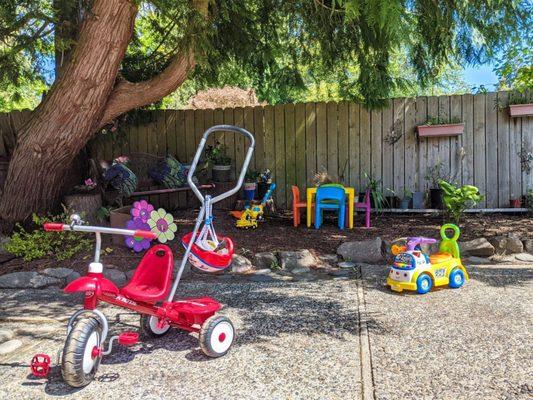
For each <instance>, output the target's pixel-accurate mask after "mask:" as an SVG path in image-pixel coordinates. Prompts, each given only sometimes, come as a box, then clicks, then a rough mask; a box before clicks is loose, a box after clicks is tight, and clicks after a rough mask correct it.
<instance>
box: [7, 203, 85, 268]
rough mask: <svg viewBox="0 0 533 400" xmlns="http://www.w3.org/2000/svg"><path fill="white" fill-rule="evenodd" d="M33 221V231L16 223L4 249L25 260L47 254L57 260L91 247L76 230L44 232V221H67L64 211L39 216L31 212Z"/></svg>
mask: <svg viewBox="0 0 533 400" xmlns="http://www.w3.org/2000/svg"><path fill="white" fill-rule="evenodd" d="M32 219H33V223H34V224H35V225H36V226H37V229H35V230H34V231H26V230H25V229H24V228H23V227H22V226H21V225H20V224H17V227H16V231H15V232H14V233H13V234H12V235H11V238H10V239H9V242H7V243H6V245H5V246H4V248H5V250H6V251H8V252H10V253H12V254H14V255H16V256H17V257H22V258H23V259H24V260H25V261H32V260H36V259H39V258H44V257H47V256H51V257H54V258H55V259H56V260H57V261H62V260H66V259H69V258H72V257H73V256H74V255H75V254H76V253H78V252H80V251H83V250H89V249H91V247H92V245H91V241H90V240H89V239H87V238H86V237H84V236H83V235H80V234H79V233H76V232H71V231H66V232H45V231H44V230H43V224H44V223H45V222H65V221H68V216H67V214H66V213H64V214H61V215H58V216H43V217H40V216H38V215H36V214H33V217H32Z"/></svg>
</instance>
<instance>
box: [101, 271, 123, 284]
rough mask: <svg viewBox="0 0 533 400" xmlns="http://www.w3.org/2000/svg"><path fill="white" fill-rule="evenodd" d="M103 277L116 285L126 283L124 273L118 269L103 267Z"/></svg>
mask: <svg viewBox="0 0 533 400" xmlns="http://www.w3.org/2000/svg"><path fill="white" fill-rule="evenodd" d="M104 278H106V279H109V280H110V281H112V282H113V283H114V284H115V285H117V286H118V287H121V286H124V285H125V284H126V281H127V280H126V274H125V273H124V272H122V271H120V270H118V269H114V268H104Z"/></svg>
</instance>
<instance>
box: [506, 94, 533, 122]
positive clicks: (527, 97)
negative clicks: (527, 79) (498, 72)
mask: <svg viewBox="0 0 533 400" xmlns="http://www.w3.org/2000/svg"><path fill="white" fill-rule="evenodd" d="M506 106H507V107H509V116H510V117H511V118H513V117H526V116H529V115H533V93H531V92H530V93H518V92H515V93H511V94H510V95H509V97H508V99H507V105H506Z"/></svg>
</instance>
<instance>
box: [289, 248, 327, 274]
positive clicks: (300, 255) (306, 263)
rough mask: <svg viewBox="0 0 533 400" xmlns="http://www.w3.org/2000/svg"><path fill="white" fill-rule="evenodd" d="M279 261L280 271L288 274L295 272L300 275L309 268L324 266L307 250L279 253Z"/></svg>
mask: <svg viewBox="0 0 533 400" xmlns="http://www.w3.org/2000/svg"><path fill="white" fill-rule="evenodd" d="M279 260H280V265H281V268H282V269H284V270H286V271H289V272H292V271H294V270H296V271H297V273H302V272H303V271H305V270H308V269H309V268H320V267H322V266H323V265H324V263H323V261H322V260H321V259H319V258H318V257H317V256H315V255H314V254H313V253H311V252H310V251H309V250H307V249H304V250H300V251H280V252H279Z"/></svg>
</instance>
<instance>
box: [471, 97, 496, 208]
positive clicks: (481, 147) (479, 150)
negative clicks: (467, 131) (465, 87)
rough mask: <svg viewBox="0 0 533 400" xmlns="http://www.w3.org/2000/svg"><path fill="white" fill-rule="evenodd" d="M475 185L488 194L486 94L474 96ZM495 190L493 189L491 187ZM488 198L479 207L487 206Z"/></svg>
mask: <svg viewBox="0 0 533 400" xmlns="http://www.w3.org/2000/svg"><path fill="white" fill-rule="evenodd" d="M473 113H474V143H473V154H474V185H475V186H477V188H478V189H479V191H480V193H481V194H482V195H484V196H486V194H487V193H486V190H485V189H486V186H485V150H486V149H485V95H484V94H477V95H475V96H474V107H473ZM491 190H493V189H491ZM486 204H487V202H486V200H484V201H482V202H480V204H478V208H484V207H486Z"/></svg>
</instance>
